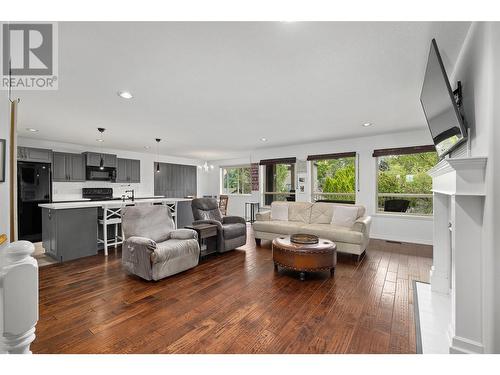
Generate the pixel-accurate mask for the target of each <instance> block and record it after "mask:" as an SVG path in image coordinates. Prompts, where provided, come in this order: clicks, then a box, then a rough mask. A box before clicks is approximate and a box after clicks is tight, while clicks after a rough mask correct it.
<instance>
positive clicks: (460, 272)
mask: <svg viewBox="0 0 500 375" xmlns="http://www.w3.org/2000/svg"><path fill="white" fill-rule="evenodd" d="M486 161H487V159H486V158H472V157H469V158H456V159H444V160H442V161H441V162H439V163H438V164H437V165H436V166H435V167H434V168H432V169H431V170H430V171H429V172H428V173H429V175H430V176H431V177H432V187H433V194H434V240H433V243H434V253H433V254H434V257H433V266H432V269H431V275H430V280H431V291H432V293H437V294H440V295H449V296H450V297H451V298H450V306H449V309H450V310H451V314H449V316H450V321H449V323H448V325H449V326H448V340H449V351H450V353H483V351H484V346H483V306H482V305H483V298H482V291H483V287H482V266H481V263H482V257H481V246H482V243H481V239H482V220H483V213H484V196H485V185H484V179H485V169H486Z"/></svg>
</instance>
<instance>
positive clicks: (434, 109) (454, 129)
mask: <svg viewBox="0 0 500 375" xmlns="http://www.w3.org/2000/svg"><path fill="white" fill-rule="evenodd" d="M420 102H421V103H422V108H423V109H424V113H425V117H426V119H427V124H428V125H429V130H430V132H431V135H432V139H433V141H434V145H435V146H436V151H437V153H438V155H439V157H440V158H442V157H444V156H445V155H446V154H449V153H450V152H451V151H452V150H454V149H456V148H457V147H458V146H459V145H460V144H461V143H463V142H465V141H466V140H467V129H466V126H465V120H464V117H463V115H462V113H461V103H462V87H461V84H460V82H458V88H457V90H455V91H453V90H452V89H451V86H450V82H449V80H448V76H447V75H446V70H445V69H444V65H443V60H442V59H441V55H440V54H439V50H438V46H437V43H436V40H435V39H432V42H431V48H430V51H429V58H428V60H427V68H426V70H425V78H424V84H423V86H422V93H421V94H420Z"/></svg>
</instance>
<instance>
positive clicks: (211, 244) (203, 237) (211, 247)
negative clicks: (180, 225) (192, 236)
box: [185, 224, 217, 261]
mask: <svg viewBox="0 0 500 375" xmlns="http://www.w3.org/2000/svg"><path fill="white" fill-rule="evenodd" d="M185 228H187V229H192V230H194V231H196V233H198V243H199V244H200V261H201V259H202V258H203V257H206V256H207V255H209V254H213V253H215V252H216V251H217V225H214V224H197V225H188V226H186V227H185Z"/></svg>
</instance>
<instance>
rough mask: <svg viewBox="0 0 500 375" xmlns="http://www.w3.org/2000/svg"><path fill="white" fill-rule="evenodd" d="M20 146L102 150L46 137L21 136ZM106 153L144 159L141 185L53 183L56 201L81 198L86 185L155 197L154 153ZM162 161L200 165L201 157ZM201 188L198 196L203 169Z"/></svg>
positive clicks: (65, 149) (64, 150) (19, 139)
mask: <svg viewBox="0 0 500 375" xmlns="http://www.w3.org/2000/svg"><path fill="white" fill-rule="evenodd" d="M18 145H19V146H27V147H38V148H47V149H51V150H53V151H61V152H74V153H81V152H84V151H96V152H100V151H101V149H100V148H99V146H96V147H88V146H83V145H78V144H71V143H60V142H53V141H46V140H37V139H33V138H21V137H19V138H18ZM103 152H105V153H111V154H116V155H118V157H120V158H129V159H138V160H140V161H141V182H140V183H139V184H121V183H111V182H101V181H86V182H54V183H53V186H52V194H53V197H52V199H53V200H71V199H78V198H81V197H82V188H83V187H111V188H113V194H114V196H116V197H120V196H121V195H122V194H123V193H124V192H125V190H130V189H134V190H135V194H136V196H152V195H153V194H154V162H155V161H156V155H155V154H154V153H139V152H132V151H125V150H116V149H107V148H104V149H103ZM160 162H164V163H175V164H185V165H199V164H200V161H199V160H194V159H186V158H179V157H174V156H168V155H160ZM197 173H198V176H197V180H198V191H197V195H200V194H201V193H202V189H203V187H204V185H203V181H201V183H200V180H203V178H201V177H200V173H201V171H200V170H198V172H197Z"/></svg>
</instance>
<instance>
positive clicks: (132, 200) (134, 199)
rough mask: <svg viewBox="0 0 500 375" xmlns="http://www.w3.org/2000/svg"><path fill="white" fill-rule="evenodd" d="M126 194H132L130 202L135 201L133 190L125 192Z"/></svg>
mask: <svg viewBox="0 0 500 375" xmlns="http://www.w3.org/2000/svg"><path fill="white" fill-rule="evenodd" d="M126 193H132V202H133V201H134V200H135V195H134V189H132V190H125V194H126Z"/></svg>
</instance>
